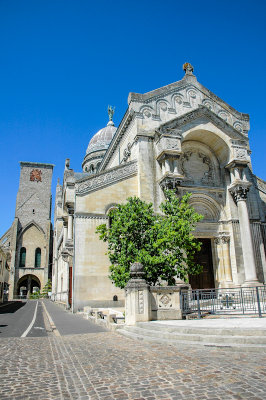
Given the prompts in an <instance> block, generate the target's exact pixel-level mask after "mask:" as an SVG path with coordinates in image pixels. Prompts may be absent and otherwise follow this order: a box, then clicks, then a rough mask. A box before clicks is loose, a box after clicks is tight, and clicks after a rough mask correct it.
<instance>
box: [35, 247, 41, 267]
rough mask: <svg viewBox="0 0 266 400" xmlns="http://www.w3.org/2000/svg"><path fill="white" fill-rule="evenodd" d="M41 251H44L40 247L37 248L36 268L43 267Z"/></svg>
mask: <svg viewBox="0 0 266 400" xmlns="http://www.w3.org/2000/svg"><path fill="white" fill-rule="evenodd" d="M41 253H42V251H41V249H40V248H39V247H38V248H37V249H36V250H35V265H34V267H35V268H40V267H41Z"/></svg>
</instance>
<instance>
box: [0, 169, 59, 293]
mask: <svg viewBox="0 0 266 400" xmlns="http://www.w3.org/2000/svg"><path fill="white" fill-rule="evenodd" d="M20 167H21V172H20V182H19V190H18V194H17V202H16V212H15V219H14V221H13V224H12V226H11V227H10V229H9V230H8V231H7V232H6V233H5V234H4V235H3V236H2V237H1V239H0V245H2V246H5V249H6V251H7V252H8V253H9V254H10V263H9V268H10V276H9V300H12V299H13V298H23V297H29V295H30V293H33V292H35V291H37V290H42V288H43V287H44V285H45V284H46V283H47V281H48V278H49V276H51V269H52V268H51V264H52V240H53V231H52V224H51V207H52V197H51V182H52V173H53V167H54V166H53V165H52V164H43V163H34V162H20Z"/></svg>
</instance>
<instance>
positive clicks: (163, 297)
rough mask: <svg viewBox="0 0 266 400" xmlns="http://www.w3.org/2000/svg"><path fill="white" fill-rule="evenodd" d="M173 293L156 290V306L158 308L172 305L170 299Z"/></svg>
mask: <svg viewBox="0 0 266 400" xmlns="http://www.w3.org/2000/svg"><path fill="white" fill-rule="evenodd" d="M172 295H173V293H171V292H168V293H164V292H158V293H157V307H158V308H164V309H165V308H172V307H173V300H172Z"/></svg>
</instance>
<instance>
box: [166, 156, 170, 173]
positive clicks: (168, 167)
mask: <svg viewBox="0 0 266 400" xmlns="http://www.w3.org/2000/svg"><path fill="white" fill-rule="evenodd" d="M165 172H171V160H170V159H169V158H166V159H165Z"/></svg>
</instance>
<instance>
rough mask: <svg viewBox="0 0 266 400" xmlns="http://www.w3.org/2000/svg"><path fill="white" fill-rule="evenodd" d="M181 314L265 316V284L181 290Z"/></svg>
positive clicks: (200, 315)
mask: <svg viewBox="0 0 266 400" xmlns="http://www.w3.org/2000/svg"><path fill="white" fill-rule="evenodd" d="M180 296H181V299H180V301H181V309H182V312H183V315H188V314H197V316H198V318H201V317H202V315H203V314H206V313H207V314H220V315H223V314H228V315H229V314H230V315H239V314H242V315H253V314H258V316H259V317H262V316H263V314H265V315H264V316H266V285H263V286H258V287H248V288H234V289H233V288H230V289H198V290H187V291H182V292H181V294H180Z"/></svg>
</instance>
